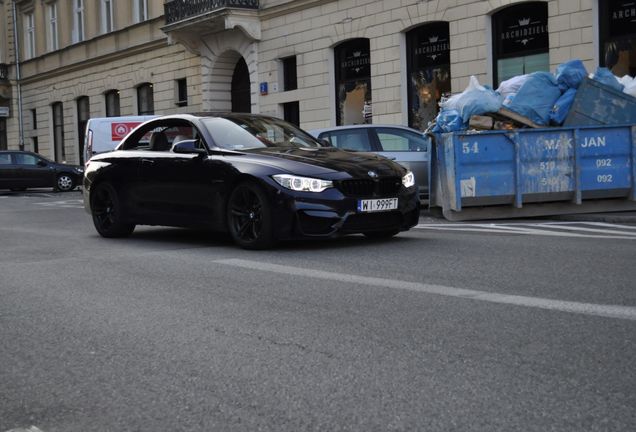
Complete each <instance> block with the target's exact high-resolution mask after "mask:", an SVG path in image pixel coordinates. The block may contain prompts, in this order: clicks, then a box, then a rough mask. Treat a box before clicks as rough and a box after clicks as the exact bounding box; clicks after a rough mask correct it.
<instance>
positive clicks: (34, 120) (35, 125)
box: [31, 109, 38, 130]
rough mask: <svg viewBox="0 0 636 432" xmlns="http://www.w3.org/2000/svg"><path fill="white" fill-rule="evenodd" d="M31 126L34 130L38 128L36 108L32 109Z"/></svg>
mask: <svg viewBox="0 0 636 432" xmlns="http://www.w3.org/2000/svg"><path fill="white" fill-rule="evenodd" d="M31 127H32V128H33V130H35V129H37V128H38V115H37V112H36V111H35V109H32V110H31Z"/></svg>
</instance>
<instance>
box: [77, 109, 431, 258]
mask: <svg viewBox="0 0 636 432" xmlns="http://www.w3.org/2000/svg"><path fill="white" fill-rule="evenodd" d="M83 190H84V205H85V207H86V210H87V211H88V212H89V213H90V214H91V215H92V218H93V222H94V225H95V228H96V229H97V231H98V232H99V234H101V235H102V236H103V237H124V236H128V235H130V234H131V233H132V232H133V230H134V229H135V225H166V226H180V227H197V228H210V229H213V230H218V231H229V233H230V235H231V236H232V238H233V239H234V241H235V242H236V243H237V244H238V245H239V246H241V247H243V248H247V249H264V248H269V247H272V246H273V245H274V244H275V243H276V242H277V241H279V240H286V239H296V238H308V237H333V236H338V235H343V234H354V233H363V234H364V235H366V236H367V237H371V238H383V237H391V236H394V235H395V234H397V233H398V232H400V231H405V230H408V229H409V228H411V227H412V226H414V225H415V224H416V223H417V221H418V217H419V201H418V198H417V188H416V187H415V178H414V176H413V174H412V173H411V172H409V171H407V170H406V169H404V168H403V167H402V166H400V165H398V164H397V163H395V162H393V161H391V160H389V159H386V158H384V157H382V156H377V155H374V154H371V153H359V152H352V151H345V150H339V149H336V148H332V147H329V146H327V145H325V144H324V143H322V142H320V141H317V140H316V139H315V138H313V137H312V136H311V135H309V134H307V133H306V132H304V131H302V130H300V129H298V128H297V127H295V126H293V125H291V124H289V123H287V122H284V121H282V120H279V119H276V118H273V117H267V116H261V115H254V114H237V113H231V114H204V115H171V116H164V117H160V118H157V119H154V120H151V121H148V122H146V123H144V124H142V125H141V126H139V127H138V128H137V129H135V130H134V131H133V132H131V133H130V134H129V135H128V136H127V137H126V138H124V140H123V141H122V142H121V143H120V145H119V146H118V147H117V148H116V149H115V151H113V152H109V153H103V154H100V155H97V156H94V157H93V158H92V159H91V160H90V161H89V162H88V163H87V166H86V170H85V175H84V189H83Z"/></svg>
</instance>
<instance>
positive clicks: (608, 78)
mask: <svg viewBox="0 0 636 432" xmlns="http://www.w3.org/2000/svg"><path fill="white" fill-rule="evenodd" d="M592 79H593V80H595V81H598V82H600V83H601V84H605V85H607V86H610V87H612V88H613V89H616V90H618V91H620V92H622V91H623V88H624V86H623V84H621V83H619V82H618V78H616V77H615V76H614V74H613V73H612V72H610V70H609V69H607V68H605V67H600V68H598V69H596V73H595V74H594V77H592Z"/></svg>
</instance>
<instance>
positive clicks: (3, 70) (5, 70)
mask: <svg viewBox="0 0 636 432" xmlns="http://www.w3.org/2000/svg"><path fill="white" fill-rule="evenodd" d="M0 81H9V65H8V64H6V63H0Z"/></svg>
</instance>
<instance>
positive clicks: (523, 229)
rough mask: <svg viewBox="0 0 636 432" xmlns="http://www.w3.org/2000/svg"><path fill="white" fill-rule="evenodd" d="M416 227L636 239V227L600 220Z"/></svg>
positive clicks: (420, 227)
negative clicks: (604, 222) (605, 222)
mask: <svg viewBox="0 0 636 432" xmlns="http://www.w3.org/2000/svg"><path fill="white" fill-rule="evenodd" d="M585 225H589V226H592V227H594V228H587V227H585ZM596 227H599V228H596ZM600 227H603V228H600ZM415 228H417V229H425V230H436V231H466V232H493V233H500V234H521V235H538V236H548V237H579V238H598V239H621V240H636V227H630V226H627V225H613V224H603V223H600V222H540V223H535V224H532V223H527V222H526V223H501V224H498V223H488V224H471V223H455V224H450V223H440V224H418V225H416V226H415ZM610 228H613V229H610ZM632 230H634V231H632ZM573 231H574V232H573Z"/></svg>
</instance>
